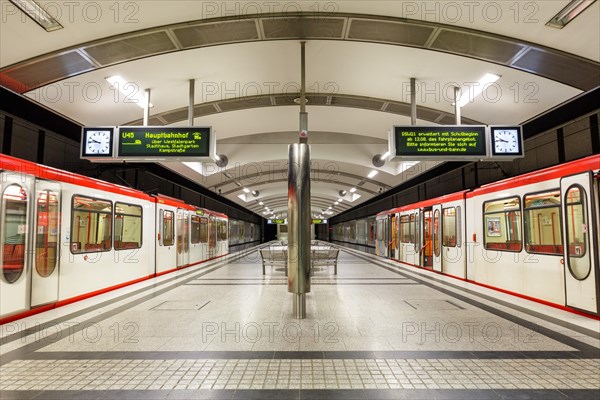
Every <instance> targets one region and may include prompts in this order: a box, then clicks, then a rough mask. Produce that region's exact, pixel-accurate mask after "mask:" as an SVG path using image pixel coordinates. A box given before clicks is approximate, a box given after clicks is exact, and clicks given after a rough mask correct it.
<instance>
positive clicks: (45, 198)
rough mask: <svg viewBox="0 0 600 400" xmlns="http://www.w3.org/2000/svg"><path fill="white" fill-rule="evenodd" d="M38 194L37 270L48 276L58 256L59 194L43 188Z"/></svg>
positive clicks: (42, 275)
mask: <svg viewBox="0 0 600 400" xmlns="http://www.w3.org/2000/svg"><path fill="white" fill-rule="evenodd" d="M37 196H38V198H37V225H36V229H37V233H36V241H35V270H36V271H37V273H38V275H39V276H41V277H47V276H50V275H52V272H54V269H55V268H56V261H57V258H58V232H59V227H60V212H59V204H58V194H57V193H56V192H53V191H51V190H43V191H40V192H38V194H37Z"/></svg>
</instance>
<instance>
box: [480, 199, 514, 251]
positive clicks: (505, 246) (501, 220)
mask: <svg viewBox="0 0 600 400" xmlns="http://www.w3.org/2000/svg"><path fill="white" fill-rule="evenodd" d="M519 200H520V199H519V197H511V198H508V199H502V200H495V201H487V202H485V203H483V210H484V218H483V224H484V225H483V230H484V232H485V235H484V247H485V249H486V250H499V251H521V250H522V249H523V244H522V243H521V203H520V201H519Z"/></svg>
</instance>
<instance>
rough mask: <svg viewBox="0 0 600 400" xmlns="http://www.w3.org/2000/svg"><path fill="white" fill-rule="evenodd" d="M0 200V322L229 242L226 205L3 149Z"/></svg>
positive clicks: (180, 263)
mask: <svg viewBox="0 0 600 400" xmlns="http://www.w3.org/2000/svg"><path fill="white" fill-rule="evenodd" d="M0 201H1V202H0V242H1V244H2V246H0V262H1V264H0V267H1V269H0V324H3V323H6V322H10V321H12V320H15V319H18V318H23V317H25V316H27V315H29V314H33V313H37V312H41V311H44V310H46V309H50V308H53V307H57V306H60V305H63V304H68V303H71V302H74V301H77V300H80V299H83V298H87V297H90V296H93V295H96V294H100V293H103V292H106V291H110V290H113V289H116V288H119V287H122V286H126V285H129V284H132V283H135V282H139V281H141V280H144V279H149V278H151V277H154V276H157V275H162V274H165V273H168V272H171V271H174V270H177V269H180V268H185V267H188V266H191V265H195V264H198V263H201V262H203V261H207V260H209V259H213V258H217V257H222V256H224V255H227V254H228V251H229V246H228V223H227V221H228V218H227V216H226V215H225V214H221V213H217V212H213V211H210V210H205V209H201V208H198V207H195V206H191V205H189V204H186V203H184V202H182V201H180V200H178V199H173V198H170V197H166V196H149V195H147V194H145V193H143V192H141V191H137V190H133V189H130V188H126V187H123V186H119V185H114V184H110V183H106V182H102V181H99V180H96V179H92V178H88V177H84V176H81V175H77V174H73V173H69V172H65V171H61V170H58V169H55V168H50V167H45V166H42V165H38V164H35V163H32V162H29V161H24V160H20V159H17V158H14V157H10V156H6V155H3V154H0ZM252 231H254V229H253V230H252ZM252 234H253V235H254V232H252Z"/></svg>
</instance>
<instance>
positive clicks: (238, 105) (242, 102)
mask: <svg viewBox="0 0 600 400" xmlns="http://www.w3.org/2000/svg"><path fill="white" fill-rule="evenodd" d="M269 106H271V99H270V98H269V96H263V97H251V98H246V99H234V100H230V101H222V102H220V103H219V107H220V108H221V110H222V111H235V110H243V109H245V108H256V107H269Z"/></svg>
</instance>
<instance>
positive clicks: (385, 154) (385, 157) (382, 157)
mask: <svg viewBox="0 0 600 400" xmlns="http://www.w3.org/2000/svg"><path fill="white" fill-rule="evenodd" d="M389 156H390V151H389V150H388V151H386V152H385V153H383V155H382V156H381V159H382V160H385V159H387V158H388V157H389Z"/></svg>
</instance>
